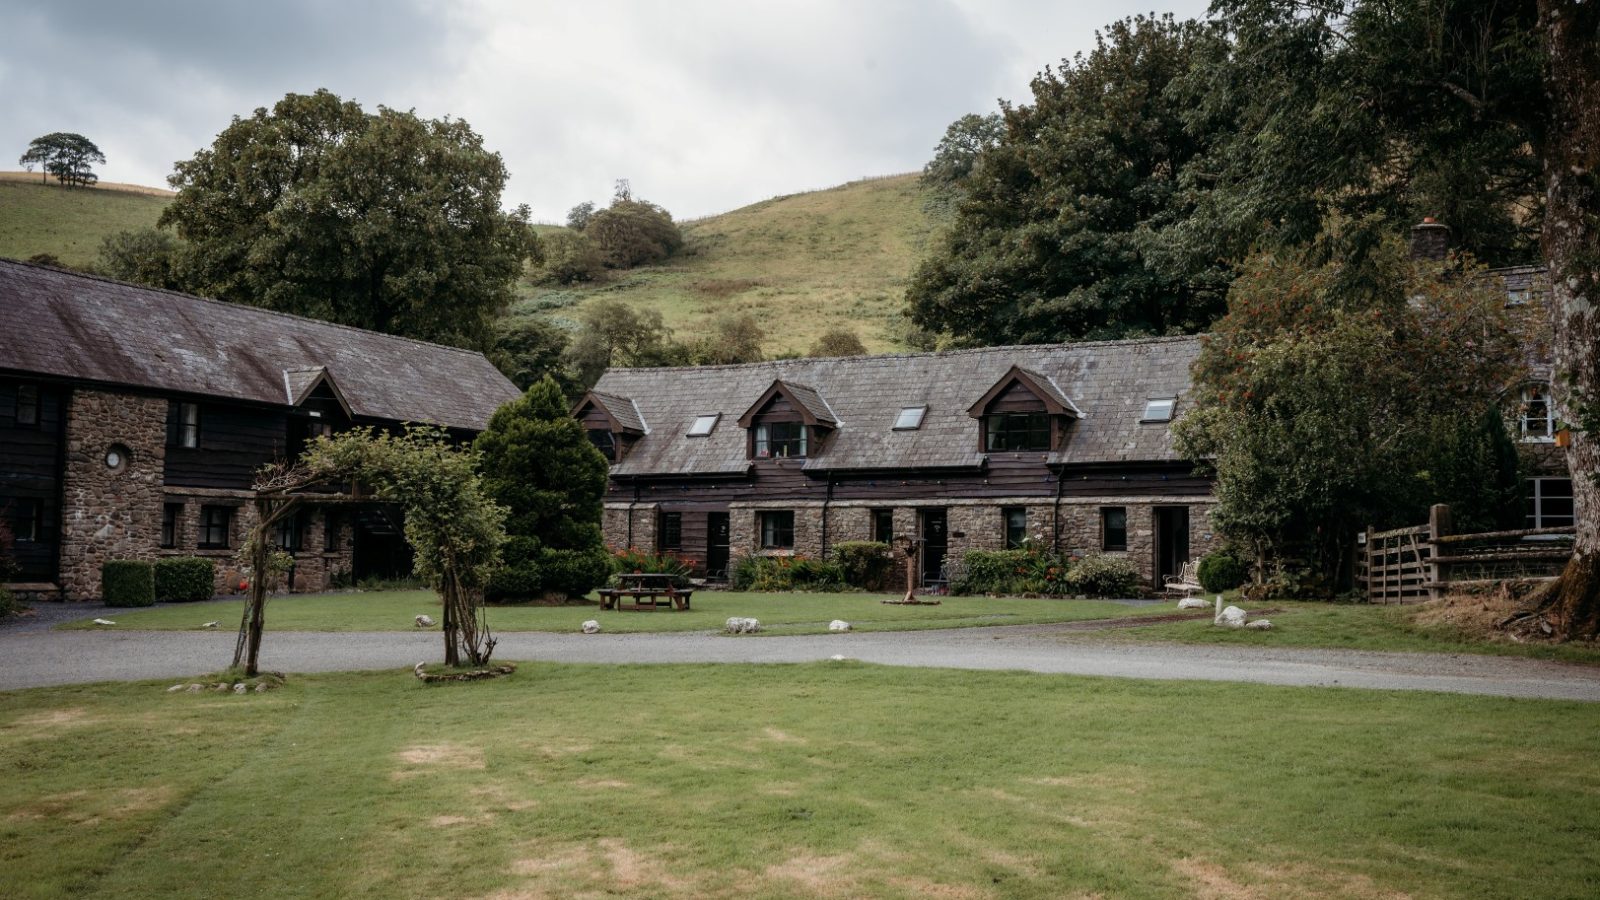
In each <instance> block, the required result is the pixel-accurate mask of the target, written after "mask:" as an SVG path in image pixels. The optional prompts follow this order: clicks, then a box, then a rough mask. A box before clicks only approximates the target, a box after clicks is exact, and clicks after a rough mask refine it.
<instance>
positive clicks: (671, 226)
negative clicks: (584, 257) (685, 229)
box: [583, 194, 683, 269]
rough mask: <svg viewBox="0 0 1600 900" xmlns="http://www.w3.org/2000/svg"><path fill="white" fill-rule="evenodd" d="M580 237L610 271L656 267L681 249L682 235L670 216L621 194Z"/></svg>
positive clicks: (655, 206)
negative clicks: (655, 264) (654, 265)
mask: <svg viewBox="0 0 1600 900" xmlns="http://www.w3.org/2000/svg"><path fill="white" fill-rule="evenodd" d="M583 234H584V236H585V237H587V238H588V239H589V240H591V241H593V242H594V246H595V249H597V250H598V251H600V258H601V260H603V261H604V262H605V264H606V265H607V266H608V267H610V268H613V269H631V268H634V267H635V266H642V265H648V264H650V263H658V262H661V261H663V260H665V259H667V258H669V257H671V256H672V255H673V254H675V253H677V252H678V251H679V250H680V249H682V248H683V234H682V232H680V231H679V230H678V226H677V224H676V223H674V222H673V221H672V215H671V214H670V213H668V212H667V211H666V210H664V209H662V208H661V207H659V206H657V205H655V204H654V203H647V202H645V201H643V200H634V199H632V198H631V197H628V196H623V195H621V194H619V195H618V197H617V199H615V200H613V201H611V205H610V206H608V207H606V208H605V209H602V210H600V211H599V212H597V213H595V214H594V215H593V216H591V217H590V218H589V221H588V224H587V225H585V226H584V229H583Z"/></svg>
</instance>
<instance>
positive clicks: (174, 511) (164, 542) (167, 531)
mask: <svg viewBox="0 0 1600 900" xmlns="http://www.w3.org/2000/svg"><path fill="white" fill-rule="evenodd" d="M182 518H183V504H182V503H163V504H162V505H161V546H162V547H164V548H166V549H168V550H171V549H172V548H173V547H176V546H178V522H179V521H180V520H181V519H182Z"/></svg>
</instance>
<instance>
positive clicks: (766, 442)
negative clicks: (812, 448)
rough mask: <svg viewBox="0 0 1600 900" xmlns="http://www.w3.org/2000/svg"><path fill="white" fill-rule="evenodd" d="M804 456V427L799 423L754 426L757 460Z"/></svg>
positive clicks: (773, 423)
mask: <svg viewBox="0 0 1600 900" xmlns="http://www.w3.org/2000/svg"><path fill="white" fill-rule="evenodd" d="M805 455H806V426H805V425H803V424H801V423H800V422H772V423H769V424H765V425H757V426H756V458H757V459H768V458H772V459H783V458H785V457H791V456H794V457H801V456H805Z"/></svg>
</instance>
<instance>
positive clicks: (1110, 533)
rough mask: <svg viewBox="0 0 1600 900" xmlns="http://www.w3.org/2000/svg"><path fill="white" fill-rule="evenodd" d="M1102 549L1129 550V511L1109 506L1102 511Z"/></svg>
mask: <svg viewBox="0 0 1600 900" xmlns="http://www.w3.org/2000/svg"><path fill="white" fill-rule="evenodd" d="M1100 537H1101V543H1100V549H1102V550H1126V549H1128V510H1127V509H1126V508H1124V507H1121V506H1108V507H1106V508H1104V509H1102V510H1100Z"/></svg>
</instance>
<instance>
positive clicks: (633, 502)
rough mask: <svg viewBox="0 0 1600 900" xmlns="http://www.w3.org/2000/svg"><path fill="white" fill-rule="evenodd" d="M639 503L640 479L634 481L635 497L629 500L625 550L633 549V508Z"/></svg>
mask: <svg viewBox="0 0 1600 900" xmlns="http://www.w3.org/2000/svg"><path fill="white" fill-rule="evenodd" d="M638 505H639V481H638V479H634V482H633V499H632V500H629V501H628V546H627V547H624V548H623V549H625V550H632V549H633V508H634V507H635V506H638Z"/></svg>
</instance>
